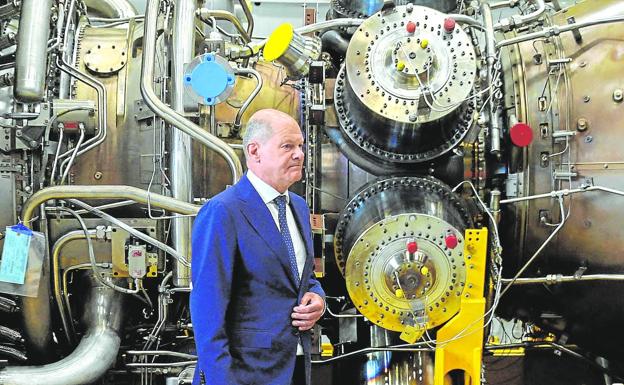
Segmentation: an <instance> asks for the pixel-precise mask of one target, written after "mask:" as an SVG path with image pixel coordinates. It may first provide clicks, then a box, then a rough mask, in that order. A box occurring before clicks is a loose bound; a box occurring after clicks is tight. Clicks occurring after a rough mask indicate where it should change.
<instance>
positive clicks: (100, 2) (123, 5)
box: [83, 0, 139, 19]
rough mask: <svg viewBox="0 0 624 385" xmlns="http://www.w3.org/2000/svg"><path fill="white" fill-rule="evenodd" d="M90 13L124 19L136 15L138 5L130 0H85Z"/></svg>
mask: <svg viewBox="0 0 624 385" xmlns="http://www.w3.org/2000/svg"><path fill="white" fill-rule="evenodd" d="M83 1H84V3H85V5H86V6H87V10H88V11H89V13H92V14H96V15H97V16H99V17H104V18H108V19H123V18H129V17H133V16H136V15H137V14H138V13H139V12H138V10H137V8H136V6H135V5H134V4H133V3H132V2H130V1H128V0H83Z"/></svg>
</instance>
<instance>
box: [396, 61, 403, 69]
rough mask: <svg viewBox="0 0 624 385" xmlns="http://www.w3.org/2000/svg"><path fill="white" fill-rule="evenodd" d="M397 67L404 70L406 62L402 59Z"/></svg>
mask: <svg viewBox="0 0 624 385" xmlns="http://www.w3.org/2000/svg"><path fill="white" fill-rule="evenodd" d="M396 68H397V69H398V70H399V71H403V69H404V68H405V63H403V62H402V61H400V60H399V62H398V63H397V64H396Z"/></svg>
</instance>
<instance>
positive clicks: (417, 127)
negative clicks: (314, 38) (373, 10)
mask: <svg viewBox="0 0 624 385" xmlns="http://www.w3.org/2000/svg"><path fill="white" fill-rule="evenodd" d="M408 9H411V11H408ZM444 21H445V15H444V14H442V13H440V12H437V11H435V10H432V9H428V8H424V7H418V6H411V7H407V6H399V7H396V9H390V10H389V11H387V12H380V13H377V14H376V15H375V16H373V17H371V18H369V19H367V20H366V21H365V22H364V23H363V24H362V25H360V26H359V27H358V28H357V30H356V32H355V34H354V35H353V37H352V39H351V42H350V43H349V48H348V50H347V55H346V60H345V63H344V65H343V68H341V70H340V73H339V74H338V78H337V81H336V87H335V92H334V103H335V108H336V113H337V116H338V121H339V123H340V133H341V136H342V137H343V138H344V139H342V140H343V141H344V145H341V146H340V148H341V151H343V153H346V151H345V149H349V151H354V152H356V153H359V154H360V155H359V156H358V158H361V159H358V158H353V157H350V158H351V159H352V160H353V161H354V162H355V163H356V164H358V166H360V167H362V168H364V169H366V170H367V171H369V172H373V173H375V174H380V172H378V171H376V170H375V169H376V168H377V167H379V166H381V167H382V168H385V169H386V170H387V171H386V173H391V172H393V171H403V170H408V169H409V166H410V165H413V164H416V163H422V162H425V161H429V160H432V159H435V158H438V157H440V156H441V155H443V154H445V153H447V152H449V151H451V150H452V149H453V148H455V147H456V146H457V145H458V144H459V143H460V141H461V140H462V139H463V137H464V136H465V135H466V133H467V132H468V129H469V127H470V125H471V124H472V112H473V110H474V103H475V101H474V98H472V97H470V96H469V95H470V93H471V92H472V90H473V87H474V85H475V81H476V79H477V74H476V56H475V52H474V47H473V45H472V42H471V40H470V38H469V37H468V35H467V34H466V33H465V32H464V31H463V30H462V29H461V28H459V27H457V26H455V27H454V29H453V30H452V31H448V32H447V31H446V30H445V29H443V25H444ZM408 24H409V25H410V28H411V27H413V28H414V30H413V31H411V30H408ZM330 137H332V140H333V141H334V142H337V141H338V140H340V138H336V139H335V138H334V137H333V136H330ZM371 164H372V165H371Z"/></svg>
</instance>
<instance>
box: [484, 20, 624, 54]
mask: <svg viewBox="0 0 624 385" xmlns="http://www.w3.org/2000/svg"><path fill="white" fill-rule="evenodd" d="M622 21H624V16H612V17H605V18H604V19H594V20H587V21H583V22H580V23H574V24H567V25H555V26H552V27H549V28H545V29H543V30H542V31H538V32H531V33H527V34H524V35H520V36H518V37H512V38H511V39H506V40H501V41H499V42H498V43H497V44H496V48H501V47H504V46H507V45H512V44H518V43H522V42H523V41H529V40H535V39H539V38H542V37H551V36H558V35H559V34H561V33H562V32H569V31H574V30H576V29H580V28H586V27H591V26H594V25H599V24H608V23H620V22H622Z"/></svg>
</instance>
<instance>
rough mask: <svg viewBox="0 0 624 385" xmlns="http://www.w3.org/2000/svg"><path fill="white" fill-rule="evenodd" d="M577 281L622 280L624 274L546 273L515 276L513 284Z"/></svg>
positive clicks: (553, 283)
mask: <svg viewBox="0 0 624 385" xmlns="http://www.w3.org/2000/svg"><path fill="white" fill-rule="evenodd" d="M579 281H624V274H588V275H581V276H580V277H575V276H573V275H562V274H548V275H547V276H545V277H534V278H517V279H516V280H515V281H514V282H513V284H514V285H534V284H541V283H545V284H547V285H556V284H558V283H567V282H579ZM502 282H503V283H510V282H512V279H511V278H505V279H503V280H502Z"/></svg>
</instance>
